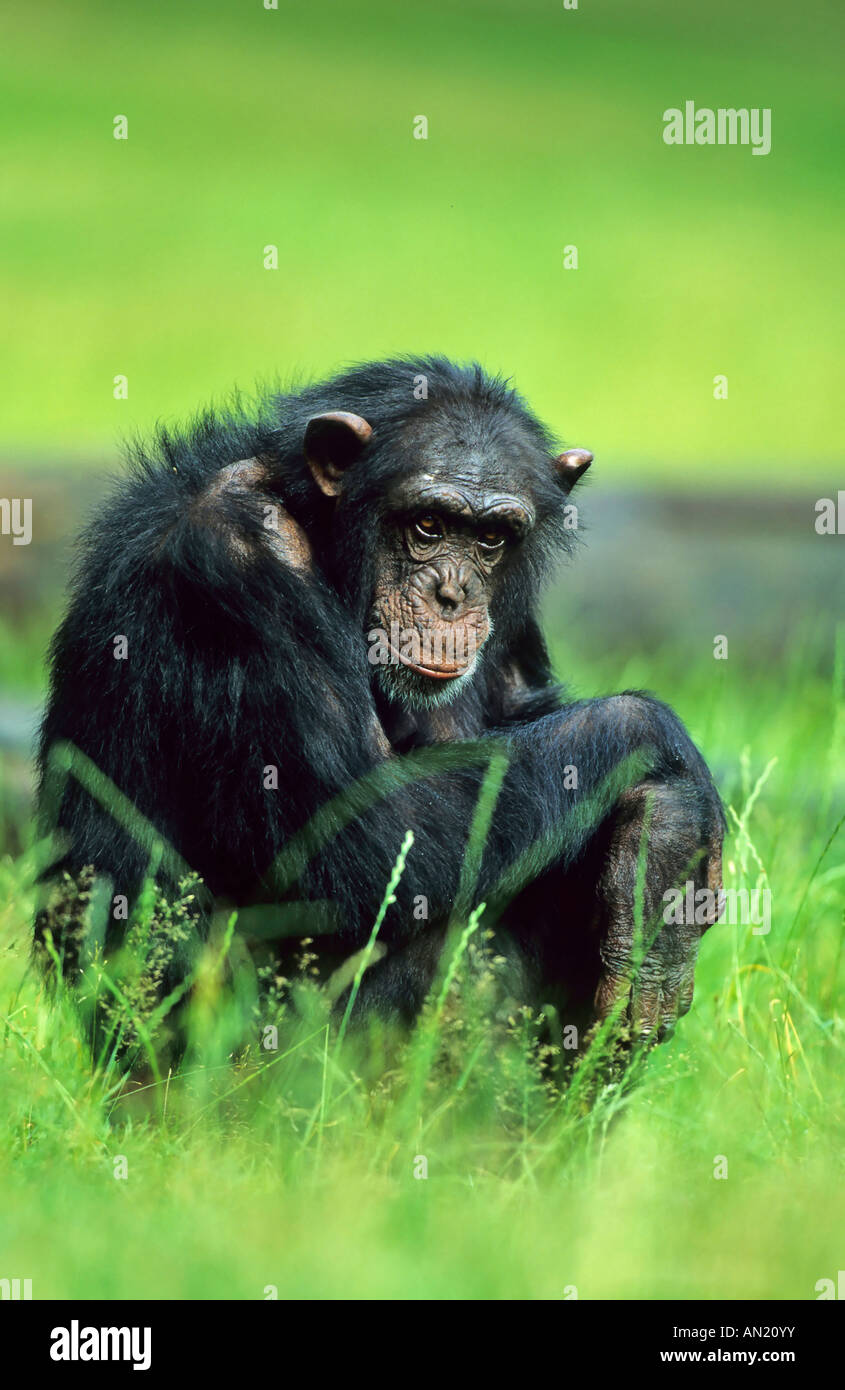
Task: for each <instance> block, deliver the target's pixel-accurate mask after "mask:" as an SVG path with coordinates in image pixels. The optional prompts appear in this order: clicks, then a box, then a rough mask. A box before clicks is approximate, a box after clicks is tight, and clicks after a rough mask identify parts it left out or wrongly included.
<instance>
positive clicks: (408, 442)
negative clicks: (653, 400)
mask: <svg viewBox="0 0 845 1390" xmlns="http://www.w3.org/2000/svg"><path fill="white" fill-rule="evenodd" d="M591 460H592V455H591V454H590V453H589V452H588V451H587V450H584V449H574V448H570V449H565V450H563V451H562V452H561V451H560V448H559V446H555V445H553V442H552V439H551V437H550V435H549V433H548V432H547V430H546V429H545V428H544V426H543V425H541V424H540V423H539V421H538V420H537V419H536V418H535V416H534V415H533V414H532V413H531V411H530V410H529V409H528V407H527V405H526V404H525V402H524V401H523V399H522V398H521V397H520V395H518V394H517V392H516V391H515V390H514V389H513V388H512V387H511V386H510V385H509V383H508V382H507V381H505V380H502V379H500V378H493V377H491V376H489V375H487V374H485V372H484V371H483V370H482V369H481V368H480V367H479V366H477V365H471V366H457V365H454V364H453V363H451V362H449V361H447V360H445V359H443V358H426V359H423V360H419V361H417V360H411V359H397V360H391V361H387V362H380V363H374V364H370V365H365V366H360V367H355V368H354V369H352V370H349V371H348V372H346V373H345V374H343V375H340V376H337V377H335V378H334V379H332V380H330V381H327V382H326V383H324V384H322V385H317V386H310V387H308V388H307V389H305V390H302V391H300V392H299V393H297V394H267V395H265V396H263V397H262V398H261V399H260V400H259V402H258V403H257V404H256V405H254V406H244V405H242V404H236V405H233V406H232V407H231V408H229V409H228V410H226V411H223V412H217V413H208V414H205V415H203V416H201V417H200V418H199V419H198V420H197V421H196V422H195V423H194V424H193V426H192V427H191V428H190V429H188V430H186V431H184V432H181V433H173V432H171V431H170V430H169V429H161V430H160V431H159V433H158V437H157V440H156V443H155V445H154V446H153V447H152V448H150V449H147V448H145V447H143V446H141V445H136V446H134V447H133V448H132V450H131V451H130V458H129V469H128V474H127V475H125V476H123V477H122V478H121V479H120V480H119V481H118V483H117V486H116V489H115V491H114V495H113V496H111V498H110V499H109V500H107V501H106V502H105V504H104V505H103V506H102V508H101V510H100V511H99V512H98V514H97V515H96V516H95V518H94V519H93V521H92V522H91V523H90V525H89V526H88V529H87V531H86V533H85V535H84V536H83V538H82V541H81V552H80V555H79V560H78V565H77V570H76V574H75V579H74V582H73V586H72V593H71V600H70V605H69V609H68V612H67V615H66V617H65V618H64V621H63V622H62V624H61V626H60V628H59V629H58V632H57V633H56V636H55V638H54V641H53V645H52V682H51V693H50V698H49V704H48V708H47V711H46V715H45V719H44V724H43V730H42V739H41V749H40V766H41V802H42V808H43V811H44V815H45V817H46V818H47V819H50V818H51V817H52V818H53V820H54V822H57V824H58V827H59V829H60V831H61V832H62V833H63V836H64V846H65V852H64V858H63V859H62V860H61V863H60V864H59V865H57V866H56V868H67V869H69V870H70V871H72V872H78V871H79V870H81V869H82V868H83V867H84V866H89V865H90V866H93V868H94V870H95V871H96V872H97V874H98V875H102V876H104V878H105V879H106V880H110V882H111V890H110V891H111V892H112V893H113V894H114V895H116V896H115V901H116V900H117V896H118V895H123V896H124V897H125V899H128V900H129V901H132V899H133V898H134V897H136V895H137V894H138V892H139V889H140V886H141V884H142V882H143V881H144V878H145V875H146V874H147V873H148V871H149V870H150V867H152V871H154V872H155V873H156V874H157V876H158V878H159V880H160V881H161V882H162V883H165V884H167V883H171V884H172V883H173V881H174V880H175V878H176V877H177V875H178V871H179V866H180V865H181V866H184V864H187V865H189V866H190V867H191V868H192V869H193V870H195V871H196V872H197V873H198V874H199V875H200V876H201V878H202V880H203V881H204V883H205V885H207V889H208V890H209V892H210V894H211V895H213V899H214V900H215V901H221V900H222V901H223V902H231V903H234V904H240V905H246V904H250V903H253V904H254V903H260V902H262V901H263V902H265V903H269V904H275V905H276V906H275V907H274V908H271V909H269V911H270V915H271V928H270V930H271V934H272V931H273V930H274V929H275V930H276V931H277V934H278V937H279V939H280V940H281V939H282V938H283V937H285V936H286V935H289V934H290V933H291V931H292V926H291V923H292V922H293V923H294V924H295V923H296V922H297V921H299V920H300V919H299V918H298V917H297V915H296V910H294V912H293V915H291V910H290V909H291V908H292V906H293V905H298V908H299V909H302V910H303V911H305V913H306V915H305V917H304V918H303V919H302V920H303V921H304V922H305V924H306V929H305V930H303V928H302V926H301V925H300V927H299V931H300V934H301V935H306V934H307V935H314V934H315V932H316V933H318V934H319V939H318V946H319V945H320V944H322V945H323V946H324V947H325V949H326V950H327V951H328V950H329V943H332V948H333V949H337V947H338V944H339V945H340V947H341V948H342V950H343V951H344V952H345V953H346V954H347V955H348V954H351V953H353V952H355V951H357V950H358V949H359V948H360V947H361V946H362V945H363V944H364V942H365V941H366V940H367V938H368V936H369V933H370V930H371V927H372V924H373V922H374V919H375V917H376V914H377V912H378V910H379V908H380V905H381V904H382V899H383V897H384V894H385V890H386V885H387V884H388V881H389V879H390V876H391V872H392V870H393V867H394V864H395V861H396V857H397V852H398V851H399V848H400V845H401V844H402V841H403V838H404V837H405V835H406V832H407V831H408V830H411V831H412V832H413V836H414V841H413V845H412V847H411V848H410V851H409V852H408V854H407V862H406V865H405V870H404V873H403V875H402V877H401V879H400V881H399V883H398V885H397V887H396V889H395V893H394V899H395V900H394V901H393V903H392V904H391V905H390V906H389V909H388V911H387V913H386V915H385V917H384V921H383V925H382V927H381V931H380V939H381V941H382V942H383V944H384V945H385V946H386V947H387V953H386V955H384V956H383V958H382V959H381V960H380V961H379V962H378V963H377V964H375V965H373V966H371V967H370V969H369V970H368V971H367V972H366V974H365V975H364V977H363V981H362V984H361V990H360V993H359V995H358V997H357V1002H356V1011H360V1012H362V1013H363V1014H364V1016H366V1012H367V1011H374V1012H375V1013H376V1014H378V1015H381V1016H390V1017H393V1016H396V1017H400V1018H403V1019H412V1018H413V1017H414V1016H415V1015H416V1014H417V1012H418V1011H419V1009H420V1007H421V1004H422V1002H423V1001H424V999H425V997H426V994H427V992H428V990H429V989H430V987H431V985H432V982H433V980H434V978H435V977H436V972H437V969H438V959H439V956H440V953H441V950H442V947H443V943H444V941H445V940H446V939H447V938H448V929H449V928H450V926H451V925H454V923H455V921H456V919H457V918H459V917H462V920H464V921H465V920H466V914H467V912H468V911H469V909H470V908H471V907H472V906H473V905H475V904H478V903H479V902H481V901H483V902H484V903H485V904H486V908H485V915H484V921H485V923H487V924H489V925H490V927H491V928H492V929H493V930H494V932H495V941H496V944H497V949H499V950H500V951H501V952H502V954H503V955H504V956H505V958H506V960H507V962H508V969H509V970H510V972H511V984H512V990H513V993H514V994H516V995H517V996H519V997H521V998H524V999H525V1000H526V1002H530V1001H531V1000H534V1001H536V1002H538V1003H543V1002H544V1001H551V1002H552V1003H554V1004H555V1007H557V1008H558V1009H562V1010H563V1011H564V1015H565V1016H566V1015H567V1011H568V1013H569V1014H570V1015H571V1014H574V1012H576V1011H577V1010H579V1009H581V1011H582V1015H581V1016H583V1011H584V1010H585V1009H587V1010H588V1011H590V1012H591V1013H592V1016H594V1017H595V1016H598V1017H603V1016H606V1014H607V1012H608V1011H609V1010H610V1008H611V1007H612V1006H613V1005H614V1003H615V1002H616V1003H617V1007H618V1006H619V1001H620V1000H621V999H622V998H623V997H624V998H626V999H627V1004H626V1007H627V1009H628V1013H629V1018H630V1021H631V1024H632V1028H633V1031H634V1032H635V1033H636V1034H638V1035H640V1036H650V1037H651V1038H655V1037H662V1036H664V1035H665V1034H666V1033H667V1032H669V1031H670V1030H671V1028H672V1026H673V1024H674V1022H675V1020H676V1018H677V1017H678V1015H679V1014H680V1013H683V1012H685V1011H686V1009H687V1008H688V1007H689V1004H690V1000H691V997H692V989H693V970H694V965H695V959H696V953H697V949H698V941H699V937H700V935H701V930H702V927H703V926H704V925H707V924H709V923H710V922H711V921H712V920H714V919H715V916H716V911H713V912H709V913H708V912H705V913H704V914H703V915H702V914H699V920H698V923H695V922H687V923H684V924H680V923H676V922H673V923H670V924H663V923H662V921H660V920H658V919H659V914H660V908H661V903H662V899H663V894H664V892H665V891H666V890H667V889H669V888H671V887H674V886H675V885H683V884H684V883H685V882H687V881H689V880H693V881H694V882H695V884H696V886H697V887H698V888H702V887H703V888H707V889H708V890H710V896H711V897H712V898H715V897H716V895H717V894H718V890H719V887H720V873H721V840H722V834H723V828H724V826H723V817H722V811H721V805H720V802H719V798H718V796H717V794H716V792H715V790H714V788H713V784H712V781H711V778H710V775H709V773H708V770H707V768H706V766H705V764H704V762H703V760H702V758H701V756H700V754H699V753H698V751H697V750H696V748H695V747H694V745H693V744H692V742H691V741H690V738H689V736H688V735H687V733H686V731H685V730H684V728H683V726H682V724H681V722H680V721H679V719H678V718H677V717H676V715H675V714H674V713H673V712H672V711H671V710H670V709H668V708H667V707H666V706H665V705H663V704H661V703H660V702H658V701H657V700H656V699H654V698H652V697H651V696H650V695H646V694H641V693H637V692H626V693H624V694H621V695H614V696H610V697H607V698H601V699H581V700H575V701H571V700H568V699H567V697H566V696H565V694H564V693H563V691H562V690H561V688H560V687H559V686H558V685H557V684H556V683H555V681H554V679H553V676H552V673H551V669H550V662H549V658H548V655H547V651H546V647H545V644H544V641H543V637H542V635H541V632H540V629H539V626H538V622H537V617H536V605H537V600H538V595H539V592H540V588H541V584H542V581H543V579H544V577H545V575H546V574H547V572H548V569H549V567H550V564H551V563H552V562H553V561H554V559H555V558H556V557H557V556H559V555H560V554H561V553H562V552H565V551H567V550H568V549H569V548H570V545H571V541H572V537H573V530H572V526H571V521H572V515H573V509H572V504H571V503H570V502H569V501H568V499H569V496H570V493H571V491H572V488H573V486H574V484H575V483H576V482H577V481H578V480H579V478H580V477H581V475H582V474H583V473H584V471H585V470H586V468H587V467H588V466H589V464H590V462H591ZM68 743H69V744H70V745H72V746H73V748H74V749H76V750H79V753H80V754H82V755H84V757H83V758H82V759H79V757H78V756H77V763H76V765H75V767H74V769H73V770H72V771H71V774H70V775H69V776H68V777H67V778H66V779H64V780H63V781H61V779H60V783H57V782H56V779H55V778H54V777H53V776H52V775H51V774H50V768H51V766H52V758H51V750H55V749H56V748H57V747H59V746H63V745H65V744H68ZM99 774H105V778H107V779H108V782H106V781H105V780H104V779H102V778H99ZM98 778H99V780H98ZM112 787H114V788H116V789H117V801H115V795H116V794H115V793H114V792H113V791H112V789H111V788H112ZM103 788H106V789H108V793H109V794H108V795H107V794H106V793H105V792H104V791H103ZM162 846H163V847H164V848H163V849H162ZM643 865H644V869H643V868H642V866H643ZM638 866H640V886H641V892H640V893H639V896H638V892H637V882H638ZM707 896H708V895H707V894H705V899H706V898H707ZM274 912H275V913H276V916H275V917H274V916H273V913H274ZM274 921H275V922H276V927H275V928H273V926H272V923H273V922H274ZM315 922H316V927H315ZM650 922H652V923H654V922H657V928H656V929H653V930H652V931H651V935H650V936H648V939H645V937H644V938H643V939H644V945H643V947H642V952H641V957H642V956H644V959H642V958H640V959H639V961H638V962H637V964H638V965H639V967H640V968H639V969H638V970H637V971H636V972H635V973H636V978H635V979H634V980H633V983H632V961H633V960H634V957H635V954H636V951H635V935H636V933H637V932H640V931H642V932H643V933H645V931H646V928H647V926H648V924H649V923H650ZM643 924H644V925H643ZM120 930H121V924H120V923H119V922H118V923H114V922H113V923H112V924H111V927H110V937H111V938H117V937H119V934H120ZM638 943H639V938H637V949H638V948H639V944H638Z"/></svg>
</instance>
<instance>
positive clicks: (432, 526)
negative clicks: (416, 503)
mask: <svg viewBox="0 0 845 1390" xmlns="http://www.w3.org/2000/svg"><path fill="white" fill-rule="evenodd" d="M414 530H415V531H416V533H417V535H418V536H420V537H421V538H422V539H423V540H424V541H439V540H441V539H442V537H443V532H442V531H441V529H440V523H439V522H438V520H437V517H436V516H421V517H418V518H417V520H416V521H415V522H414Z"/></svg>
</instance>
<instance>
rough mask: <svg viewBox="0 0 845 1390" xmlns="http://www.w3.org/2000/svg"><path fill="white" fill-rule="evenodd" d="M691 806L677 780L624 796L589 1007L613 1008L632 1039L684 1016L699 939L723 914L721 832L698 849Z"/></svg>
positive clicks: (667, 1032)
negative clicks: (597, 973)
mask: <svg viewBox="0 0 845 1390" xmlns="http://www.w3.org/2000/svg"><path fill="white" fill-rule="evenodd" d="M698 792H699V796H700V789H698ZM692 799H693V798H692V795H691V789H690V784H689V783H685V782H683V781H679V782H678V783H677V784H672V783H667V784H657V785H654V784H652V785H648V786H640V787H635V788H633V789H632V790H631V791H630V792H628V793H626V794H625V796H623V798H622V799H621V801H620V804H619V807H618V808H617V818H616V822H615V825H614V827H613V831H612V834H611V848H610V853H609V856H608V859H607V861H606V867H605V870H604V872H603V874H602V876H601V879H600V882H599V894H600V899H601V900H602V908H603V910H602V925H601V940H600V945H599V954H600V957H601V976H600V979H599V984H598V988H597V989H596V993H595V1000H594V1004H595V1010H596V1014H597V1016H598V1018H599V1019H604V1018H607V1017H608V1015H609V1014H610V1013H611V1012H613V1011H614V1009H618V1011H619V1013H620V1015H621V1018H622V1020H623V1022H625V1023H627V1025H628V1027H629V1029H630V1035H631V1037H632V1039H634V1040H637V1039H639V1040H649V1041H655V1042H660V1041H662V1040H663V1039H664V1038H667V1037H669V1036H671V1034H672V1032H673V1030H674V1027H675V1024H676V1023H677V1021H678V1019H679V1018H680V1017H682V1016H683V1015H684V1014H685V1013H687V1011H688V1010H689V1007H690V1005H691V1003H692V997H693V988H694V974H695V964H696V959H697V956H698V947H699V942H700V940H701V936H702V934H703V933H704V932H705V931H706V930H707V928H708V927H709V926H712V925H713V923H714V922H716V921H717V920H718V918H719V916H720V914H721V911H722V906H723V901H724V894H723V890H722V886H721V871H722V856H721V826H719V831H718V833H711V835H710V836H709V839H707V840H705V845H704V848H702V838H703V837H699V836H698V835H697V834H696V831H695V821H694V818H693V817H692V816H691V815H690V804H691V802H692ZM638 866H640V867H641V872H640V874H639V877H638ZM701 890H704V892H702V891H701ZM635 904H636V905H637V906H636V910H635ZM623 1001H624V1003H623Z"/></svg>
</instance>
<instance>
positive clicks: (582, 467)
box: [554, 449, 593, 492]
mask: <svg viewBox="0 0 845 1390" xmlns="http://www.w3.org/2000/svg"><path fill="white" fill-rule="evenodd" d="M592 461H593V456H592V454H591V453H590V451H589V449H565V450H564V452H563V453H562V454H558V456H557V458H556V459H555V463H554V467H555V472H556V473H557V476H558V477H559V478H560V481H561V482H562V483H563V485H564V487H565V488H566V490H567V492H569V491H571V489H572V488H573V487H574V486H575V484H576V483H577V481H578V479H579V478H580V477H581V474H582V473H586V471H587V469H588V468H589V466H590V464H591V463H592Z"/></svg>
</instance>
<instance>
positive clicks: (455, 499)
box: [368, 468, 534, 707]
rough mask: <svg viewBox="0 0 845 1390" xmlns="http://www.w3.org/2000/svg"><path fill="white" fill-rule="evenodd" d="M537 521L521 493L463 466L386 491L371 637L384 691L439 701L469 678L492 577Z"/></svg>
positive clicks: (486, 630)
mask: <svg viewBox="0 0 845 1390" xmlns="http://www.w3.org/2000/svg"><path fill="white" fill-rule="evenodd" d="M533 524H534V510H533V507H532V504H531V501H530V499H529V498H528V497H527V496H526V497H521V496H517V495H515V494H514V493H513V491H511V490H506V489H505V487H504V485H503V484H501V485H498V486H497V485H496V484H495V483H491V484H489V485H485V483H484V482H483V481H482V480H481V478H480V477H479V476H478V474H477V472H476V471H475V470H472V469H469V468H467V469H465V470H464V471H463V474H462V475H459V476H457V477H456V476H455V471H454V470H452V469H447V470H444V474H443V476H438V473H437V472H425V471H422V472H419V473H415V474H412V475H411V476H410V477H406V478H401V479H399V480H397V481H396V482H395V483H394V484H393V486H392V487H390V488H389V489H388V491H387V494H386V496H385V499H384V506H383V511H382V520H381V531H380V537H379V541H378V554H377V556H376V566H375V572H376V581H375V588H374V592H373V597H372V605H371V609H370V632H369V633H368V640H369V642H370V644H371V645H370V659H371V660H372V661H373V663H374V664H375V665H376V666H377V672H378V677H379V681H380V684H381V685H382V687H383V688H384V689H385V691H386V693H388V694H389V695H391V696H393V697H395V698H398V699H400V700H401V701H402V703H404V704H408V705H411V706H412V707H413V706H418V705H421V704H424V705H427V704H432V703H434V704H440V703H442V702H444V701H448V700H451V699H453V698H454V697H455V695H456V694H457V693H458V691H459V690H460V689H461V687H462V686H463V685H465V684H466V683H467V682H468V681H470V680H471V679H472V675H473V672H474V670H475V667H476V664H477V662H478V661H479V659H480V657H481V652H482V648H483V646H484V643H485V642H486V641H487V639H488V637H489V636H490V632H491V620H490V605H491V602H492V599H493V595H494V593H495V590H496V584H497V580H498V579H499V578H500V576H501V574H502V573H503V572H504V570H505V569H506V567H507V565H508V562H509V561H510V560H511V559H512V557H513V556H514V554H515V553H516V552H517V550H518V548H519V545H520V543H521V542H522V541H523V540H524V539H525V538H526V537H527V536H528V534H529V532H530V531H531V528H532V526H533Z"/></svg>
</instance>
